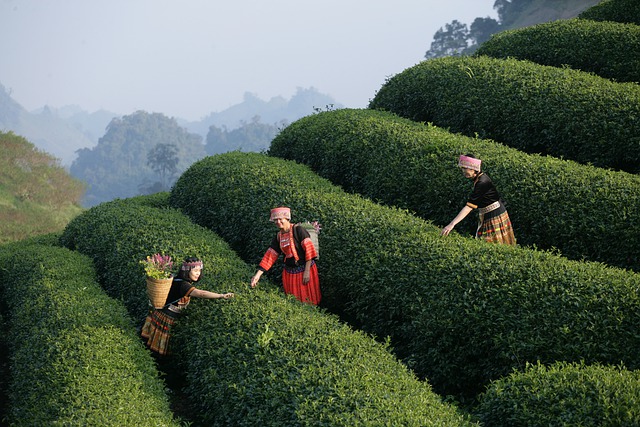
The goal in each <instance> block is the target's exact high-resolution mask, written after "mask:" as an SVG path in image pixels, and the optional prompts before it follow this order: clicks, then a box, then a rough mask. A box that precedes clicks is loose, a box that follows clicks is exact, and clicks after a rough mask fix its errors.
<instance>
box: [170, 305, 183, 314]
mask: <svg viewBox="0 0 640 427" xmlns="http://www.w3.org/2000/svg"><path fill="white" fill-rule="evenodd" d="M167 309H168V310H169V311H173V312H174V313H177V314H180V313H181V312H182V308H181V307H178V306H175V305H173V304H169V306H168V307H167Z"/></svg>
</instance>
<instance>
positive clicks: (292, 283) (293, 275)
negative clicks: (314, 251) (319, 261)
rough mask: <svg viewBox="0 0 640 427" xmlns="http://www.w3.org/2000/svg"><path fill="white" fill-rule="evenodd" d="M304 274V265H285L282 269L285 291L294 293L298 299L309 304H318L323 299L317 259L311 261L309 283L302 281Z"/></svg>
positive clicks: (290, 293) (289, 293)
mask: <svg viewBox="0 0 640 427" xmlns="http://www.w3.org/2000/svg"><path fill="white" fill-rule="evenodd" d="M303 276H304V266H302V267H297V268H288V267H285V268H284V269H283V270H282V285H283V287H284V293H285V294H288V295H294V296H295V297H296V298H297V299H298V301H301V302H305V303H308V304H313V305H318V304H320V300H321V299H322V295H321V294H320V278H319V277H318V267H317V266H316V263H315V261H314V262H312V263H311V268H310V269H309V276H310V277H309V283H307V284H306V285H305V284H304V283H302V278H303Z"/></svg>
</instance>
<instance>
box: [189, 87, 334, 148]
mask: <svg viewBox="0 0 640 427" xmlns="http://www.w3.org/2000/svg"><path fill="white" fill-rule="evenodd" d="M327 107H331V108H332V109H337V108H342V105H341V104H338V103H336V101H335V100H334V99H333V98H332V97H330V96H329V95H325V94H322V93H320V92H318V91H317V90H316V89H315V88H313V87H311V88H308V89H303V88H298V90H297V91H296V93H295V94H294V95H293V96H292V97H291V99H290V100H289V101H287V100H286V99H284V98H283V97H281V96H276V97H273V98H271V99H270V100H269V101H263V100H262V99H260V98H258V97H257V96H255V95H254V94H251V93H249V92H246V93H245V94H244V99H243V101H242V102H241V103H240V104H236V105H234V106H231V107H229V108H227V109H226V110H224V111H221V112H219V113H211V114H209V115H208V116H206V117H205V118H203V119H202V120H200V121H196V122H187V121H181V120H178V123H179V124H180V125H181V126H183V127H185V128H186V129H187V130H188V131H189V132H193V133H197V134H199V135H202V137H204V138H206V136H207V133H208V132H209V127H210V126H215V127H218V128H226V129H228V130H232V129H237V128H239V127H241V126H243V125H244V124H246V123H251V122H254V121H255V120H254V119H255V118H256V117H258V118H259V122H260V123H264V124H268V125H273V124H281V123H287V124H289V123H292V122H294V121H296V120H298V119H300V118H302V117H304V116H308V115H309V114H312V113H314V112H315V109H321V110H324V109H326V108H327Z"/></svg>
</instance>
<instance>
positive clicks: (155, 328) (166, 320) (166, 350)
mask: <svg viewBox="0 0 640 427" xmlns="http://www.w3.org/2000/svg"><path fill="white" fill-rule="evenodd" d="M202 267H203V263H202V261H201V260H200V259H198V258H195V257H188V258H186V259H185V260H184V262H183V263H182V265H181V266H180V271H179V272H178V275H177V276H176V277H174V278H173V281H172V283H171V288H170V289H169V294H168V296H167V299H166V301H165V304H164V306H163V307H161V308H155V309H154V310H153V311H151V312H150V313H149V315H148V316H147V318H146V319H145V322H144V325H143V326H142V332H141V335H142V338H143V339H144V340H145V342H146V344H147V347H148V348H149V349H151V350H152V351H154V352H155V353H157V354H159V355H162V356H166V355H169V354H170V353H171V351H170V346H169V343H170V338H171V328H172V327H173V325H174V324H175V321H176V319H177V318H178V317H180V315H181V314H182V312H183V310H184V309H185V308H186V307H187V306H188V305H189V302H190V301H191V297H196V298H204V299H221V298H223V299H229V298H233V296H234V294H233V293H232V292H227V293H224V294H219V293H216V292H210V291H206V290H204V289H198V288H196V287H195V285H194V283H196V282H197V281H198V280H200V276H201V275H202Z"/></svg>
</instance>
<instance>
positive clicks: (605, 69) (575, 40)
mask: <svg viewBox="0 0 640 427" xmlns="http://www.w3.org/2000/svg"><path fill="white" fill-rule="evenodd" d="M474 55H475V56H481V55H486V56H490V57H492V58H502V59H506V58H516V59H521V60H529V61H532V62H535V63H537V64H542V65H550V66H554V67H564V66H569V67H571V68H574V69H577V70H582V71H587V72H591V73H594V74H597V75H599V76H600V77H606V78H609V79H613V80H616V81H619V82H638V81H640V59H638V58H640V26H638V25H635V24H621V23H617V22H596V21H589V20H584V19H570V20H560V21H554V22H547V23H544V24H538V25H534V26H531V27H526V28H520V29H516V30H509V31H503V32H500V33H497V34H495V35H493V36H492V37H491V39H490V40H488V41H486V42H484V43H483V44H482V45H481V46H480V47H479V48H478V50H476V52H475V54H474Z"/></svg>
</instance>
